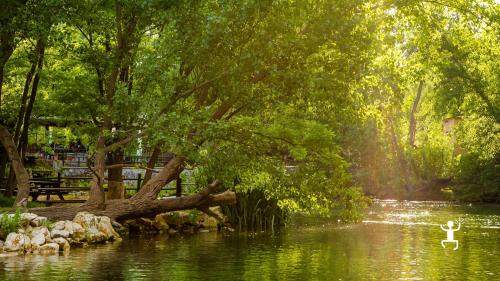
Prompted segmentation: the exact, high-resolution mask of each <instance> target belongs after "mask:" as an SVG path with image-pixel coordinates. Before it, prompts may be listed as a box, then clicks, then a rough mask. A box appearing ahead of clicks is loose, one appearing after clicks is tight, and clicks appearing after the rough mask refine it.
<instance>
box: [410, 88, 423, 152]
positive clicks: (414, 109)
mask: <svg viewBox="0 0 500 281" xmlns="http://www.w3.org/2000/svg"><path fill="white" fill-rule="evenodd" d="M423 89H424V80H420V84H419V85H418V91H417V96H416V97H415V100H413V107H412V108H411V113H410V130H409V133H408V143H409V144H410V146H411V147H415V132H416V130H417V121H416V119H415V113H416V112H417V107H418V103H419V102H420V97H421V96H422V90H423Z"/></svg>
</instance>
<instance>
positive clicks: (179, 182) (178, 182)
mask: <svg viewBox="0 0 500 281" xmlns="http://www.w3.org/2000/svg"><path fill="white" fill-rule="evenodd" d="M181 196H182V179H181V177H180V176H179V177H177V180H176V181H175V197H181Z"/></svg>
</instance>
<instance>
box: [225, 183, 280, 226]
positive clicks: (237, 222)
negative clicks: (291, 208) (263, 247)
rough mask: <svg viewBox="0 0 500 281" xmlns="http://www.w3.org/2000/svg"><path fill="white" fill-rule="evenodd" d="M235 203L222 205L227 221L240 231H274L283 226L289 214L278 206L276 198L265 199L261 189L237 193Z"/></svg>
mask: <svg viewBox="0 0 500 281" xmlns="http://www.w3.org/2000/svg"><path fill="white" fill-rule="evenodd" d="M237 198H238V200H237V203H236V204H235V205H232V206H222V210H223V212H224V214H225V215H226V216H227V218H228V220H229V223H231V225H233V226H234V227H237V228H238V229H239V230H240V231H274V230H277V229H278V228H279V227H280V226H284V225H285V223H286V222H287V221H288V218H289V214H288V213H287V212H286V211H285V210H283V209H281V208H280V207H279V206H278V200H277V199H273V198H270V199H267V198H266V196H265V194H264V192H263V191H261V190H251V191H247V192H238V193H237Z"/></svg>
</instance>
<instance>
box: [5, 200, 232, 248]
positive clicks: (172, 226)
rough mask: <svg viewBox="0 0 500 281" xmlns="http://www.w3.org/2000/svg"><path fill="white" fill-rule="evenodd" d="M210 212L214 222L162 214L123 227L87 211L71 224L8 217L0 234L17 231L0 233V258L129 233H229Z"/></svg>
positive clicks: (199, 214)
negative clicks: (8, 227)
mask: <svg viewBox="0 0 500 281" xmlns="http://www.w3.org/2000/svg"><path fill="white" fill-rule="evenodd" d="M211 212H212V213H213V214H216V216H217V217H218V219H216V218H214V217H213V216H209V215H207V214H205V213H202V212H199V211H196V210H195V211H189V212H170V213H164V214H159V215H157V216H156V217H155V218H154V219H148V218H140V219H134V220H128V221H125V222H124V223H123V224H119V223H117V222H114V221H111V220H110V218H108V217H105V216H95V215H93V214H91V213H88V212H81V213H78V214H77V215H76V216H75V217H74V219H73V220H72V221H69V220H66V221H57V222H54V223H52V222H49V221H48V220H47V218H45V217H41V216H38V215H36V214H33V213H21V214H8V215H4V216H3V217H2V221H1V223H2V225H0V227H1V228H0V229H1V231H5V229H6V225H7V224H9V223H11V224H13V222H15V223H17V224H18V225H19V228H18V229H17V230H15V231H13V232H10V233H0V237H4V238H5V241H2V240H0V257H1V256H11V255H18V254H59V253H60V252H62V253H68V252H69V250H70V248H72V247H85V246H86V245H88V244H93V243H107V242H110V241H120V240H121V239H122V238H121V236H128V235H130V234H168V235H182V234H183V235H192V234H195V233H197V232H207V231H210V230H212V231H216V230H220V229H221V228H224V229H226V230H231V229H230V228H227V227H224V226H222V225H221V224H220V221H222V220H224V217H223V215H222V213H220V210H219V209H218V208H212V209H211ZM119 233H120V234H121V235H120V234H119Z"/></svg>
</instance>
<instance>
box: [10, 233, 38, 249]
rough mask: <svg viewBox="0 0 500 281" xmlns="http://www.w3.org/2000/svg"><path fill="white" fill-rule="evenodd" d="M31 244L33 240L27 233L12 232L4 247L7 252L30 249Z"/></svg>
mask: <svg viewBox="0 0 500 281" xmlns="http://www.w3.org/2000/svg"><path fill="white" fill-rule="evenodd" d="M30 246H31V241H30V238H29V237H28V236H27V235H26V234H21V233H15V232H12V233H9V235H7V239H5V244H4V249H5V251H7V252H16V251H22V250H24V249H28V248H29V247H30Z"/></svg>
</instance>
